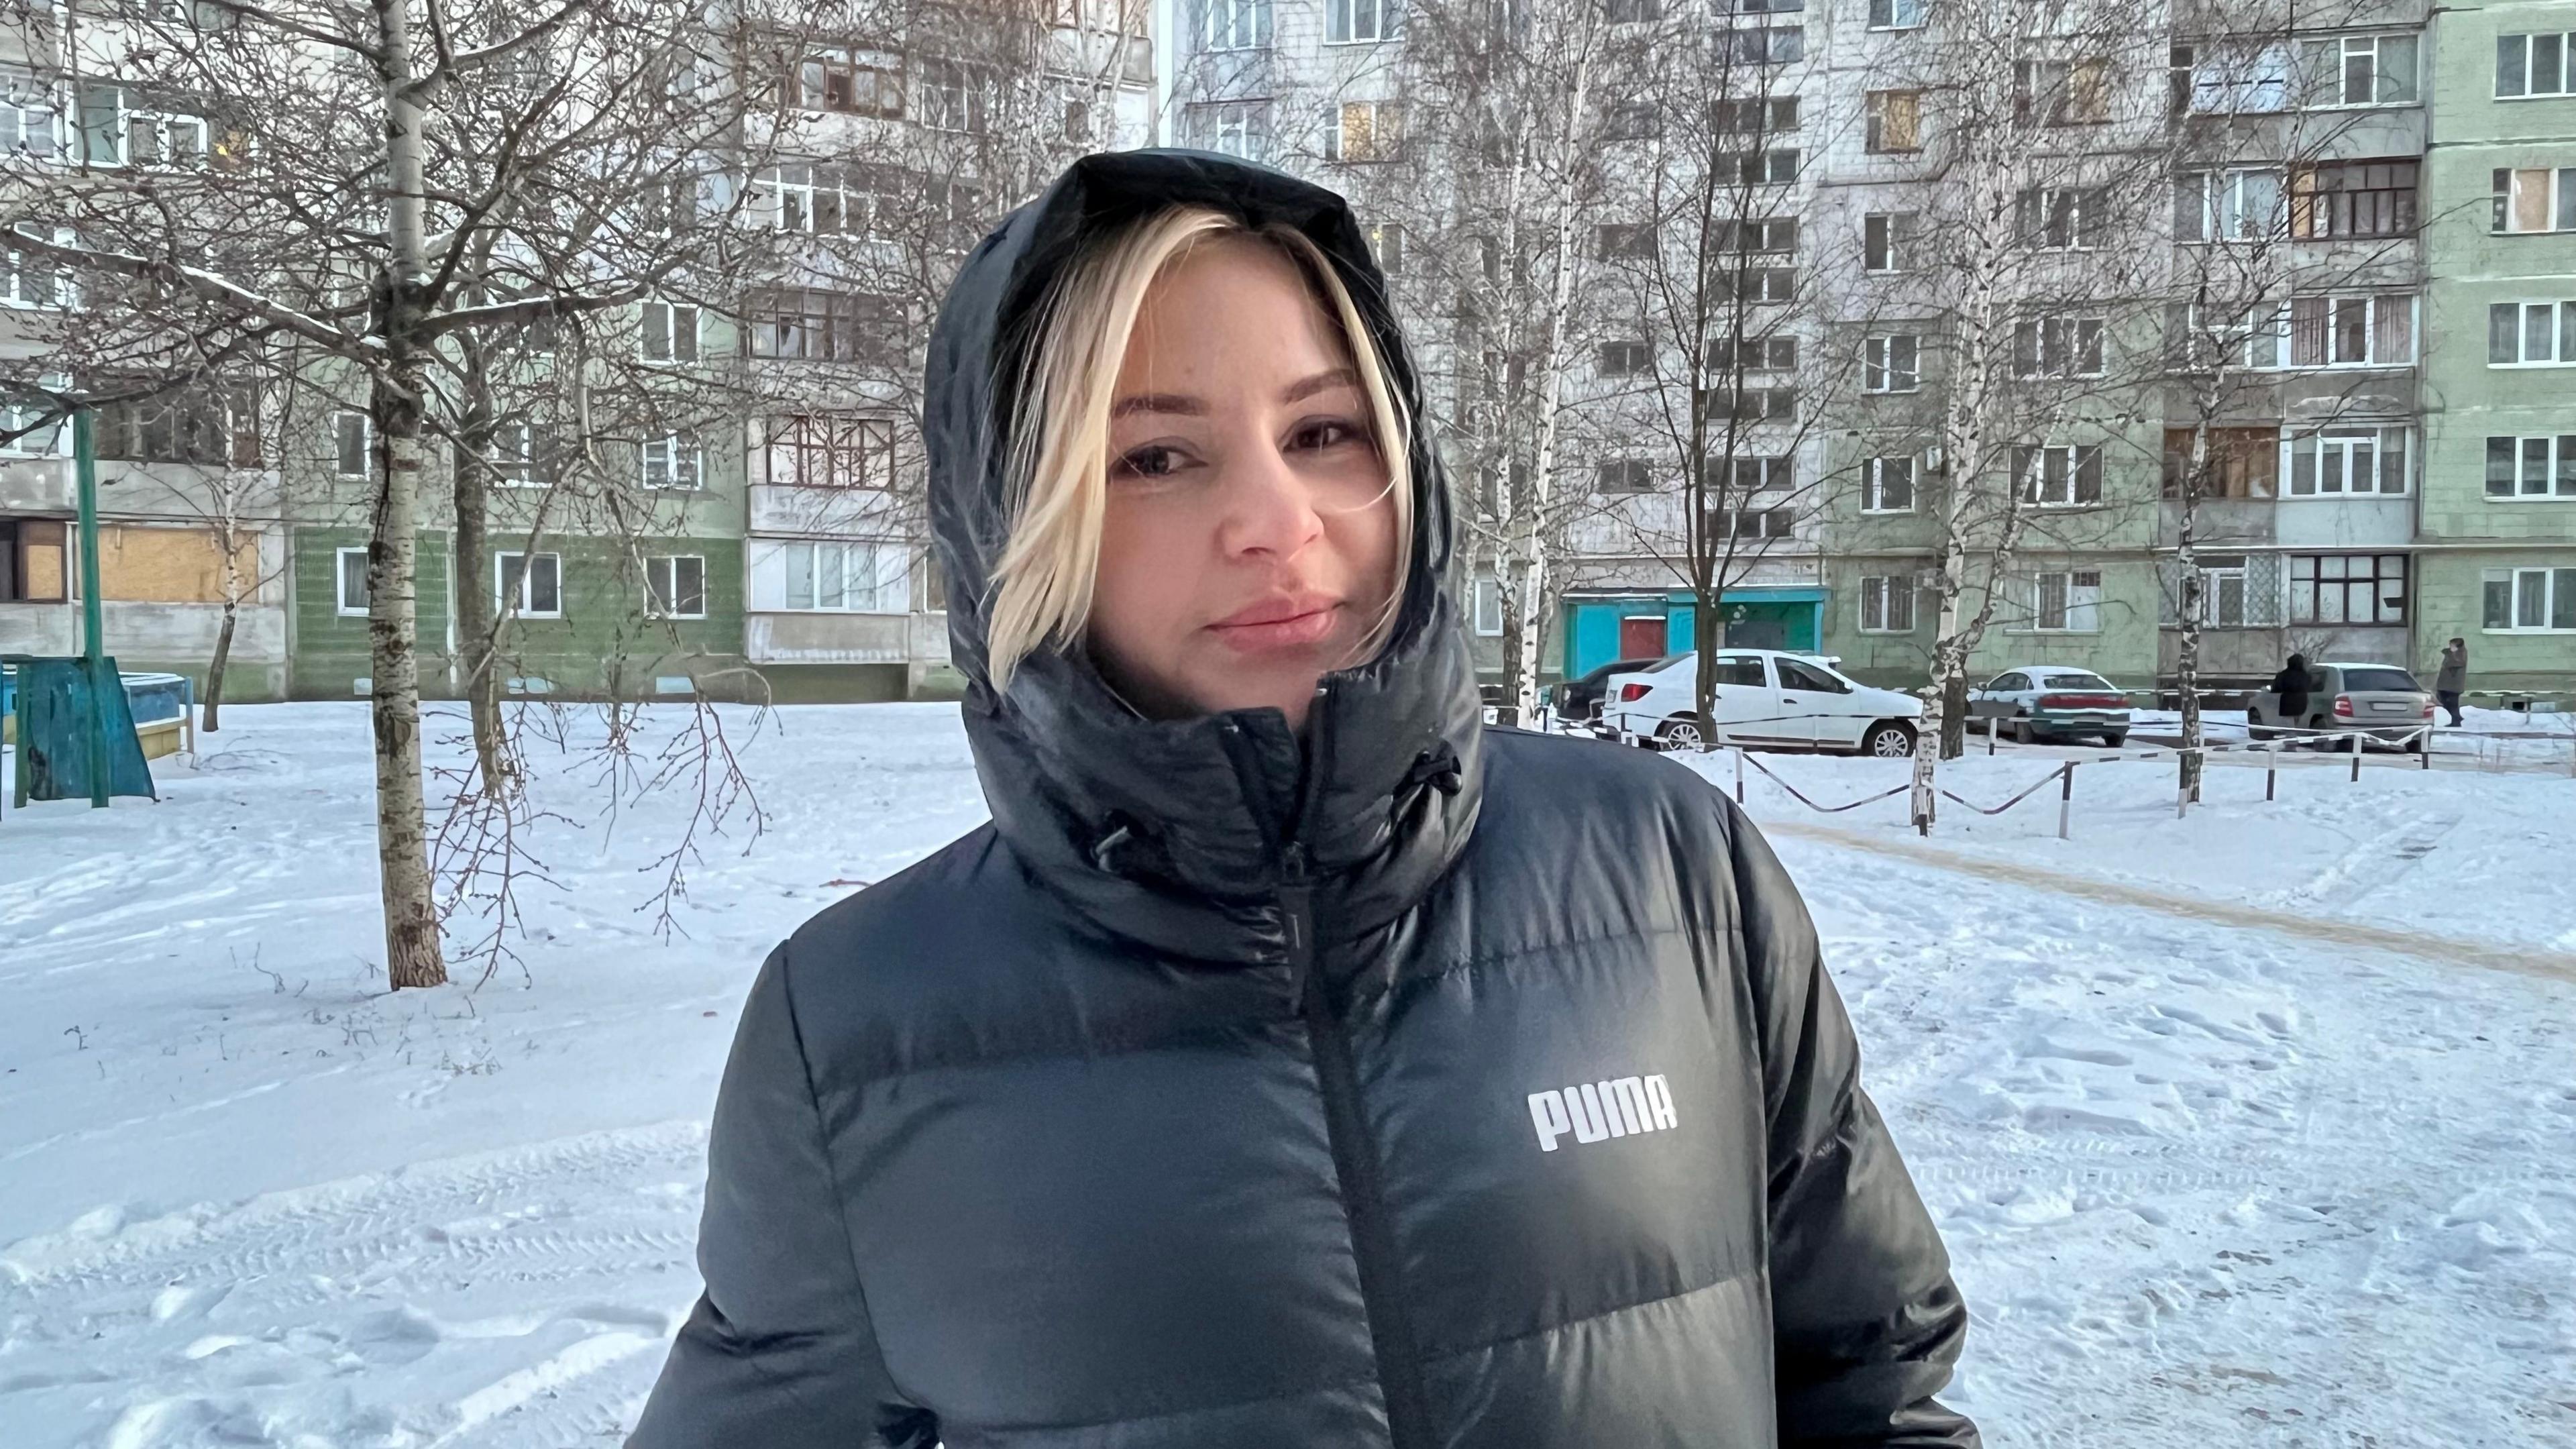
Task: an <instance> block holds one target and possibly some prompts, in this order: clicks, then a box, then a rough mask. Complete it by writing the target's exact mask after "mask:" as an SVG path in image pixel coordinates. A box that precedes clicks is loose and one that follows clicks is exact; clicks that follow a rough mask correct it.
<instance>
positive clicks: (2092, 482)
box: [2012, 443, 2102, 508]
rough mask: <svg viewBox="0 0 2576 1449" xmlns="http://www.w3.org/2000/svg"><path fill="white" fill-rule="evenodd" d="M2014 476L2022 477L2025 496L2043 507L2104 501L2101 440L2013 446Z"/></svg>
mask: <svg viewBox="0 0 2576 1449" xmlns="http://www.w3.org/2000/svg"><path fill="white" fill-rule="evenodd" d="M2012 465H2013V476H2014V477H2016V478H2019V479H2021V480H2022V497H2023V499H2024V500H2025V501H2027V502H2031V503H2036V504H2038V505H2039V506H2040V507H2042V508H2082V507H2086V506H2088V505H2091V504H2095V503H2099V502H2101V501H2102V449H2101V446H2100V445H2099V444H2095V443H2083V444H2077V445H2074V446H2055V445H2051V446H2048V447H2031V446H2029V445H2022V446H2018V447H2015V448H2014V449H2013V450H2012Z"/></svg>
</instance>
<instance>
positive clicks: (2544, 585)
mask: <svg viewBox="0 0 2576 1449" xmlns="http://www.w3.org/2000/svg"><path fill="white" fill-rule="evenodd" d="M2483 582H2484V583H2485V585H2486V623H2485V627H2486V628H2487V629H2488V630H2490V631H2492V632H2496V633H2525V632H2557V631H2565V630H2576V569H2488V570H2486V571H2485V577H2484V580H2483Z"/></svg>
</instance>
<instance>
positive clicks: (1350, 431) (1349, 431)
mask: <svg viewBox="0 0 2576 1449" xmlns="http://www.w3.org/2000/svg"><path fill="white" fill-rule="evenodd" d="M1367 436H1368V435H1367V434H1365V433H1363V432H1361V431H1360V430H1359V428H1358V427H1357V426H1355V425H1353V424H1351V423H1349V422H1345V421H1343V420H1342V419H1340V418H1331V419H1326V420H1325V421H1322V422H1314V423H1308V424H1307V425H1306V426H1304V427H1302V428H1299V429H1298V430H1297V435H1296V439H1295V441H1296V444H1297V446H1298V447H1301V448H1331V447H1337V446H1339V445H1341V444H1343V443H1353V442H1360V441H1364V440H1365V439H1366V438H1367Z"/></svg>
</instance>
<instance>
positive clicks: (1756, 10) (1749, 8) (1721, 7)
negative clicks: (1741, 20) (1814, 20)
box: [1713, 0, 1807, 15]
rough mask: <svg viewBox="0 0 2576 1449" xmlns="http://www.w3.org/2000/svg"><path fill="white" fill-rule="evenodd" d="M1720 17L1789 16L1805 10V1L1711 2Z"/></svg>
mask: <svg viewBox="0 0 2576 1449" xmlns="http://www.w3.org/2000/svg"><path fill="white" fill-rule="evenodd" d="M1713 4H1714V8H1715V9H1716V11H1717V13H1718V14H1720V15H1790V14H1794V13H1796V12H1798V11H1801V10H1804V9H1806V8H1807V0H1713Z"/></svg>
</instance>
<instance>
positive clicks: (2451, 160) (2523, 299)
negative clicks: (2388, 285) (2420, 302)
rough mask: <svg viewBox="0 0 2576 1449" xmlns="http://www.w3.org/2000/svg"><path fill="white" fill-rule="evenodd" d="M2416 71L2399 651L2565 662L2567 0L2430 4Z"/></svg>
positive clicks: (2575, 508) (2574, 171) (2569, 519)
mask: <svg viewBox="0 0 2576 1449" xmlns="http://www.w3.org/2000/svg"><path fill="white" fill-rule="evenodd" d="M2436 31H2437V41H2438V43H2437V45H2436V46H2435V47H2434V53H2433V56H2432V64H2431V67H2430V69H2429V70H2428V72H2427V74H2428V89H2429V91H2430V94H2431V97H2432V107H2433V114H2432V146H2431V150H2430V153H2429V155H2428V156H2427V157H2426V160H2425V202H2426V205H2425V217H2426V225H2425V231H2426V238H2427V248H2428V251H2429V252H2430V253H2431V255H2432V256H2433V257H2434V259H2435V264H2434V266H2433V267H2432V268H2431V281H2430V286H2429V290H2428V302H2429V305H2428V307H2427V312H2428V316H2429V322H2428V325H2427V328H2426V352H2425V368H2424V388H2425V394H2426V413H2425V448H2424V456H2425V469H2424V487H2423V491H2422V511H2421V515H2420V525H2419V526H2420V532H2419V534H2418V536H2417V539H2416V545H2415V559H2416V563H2417V569H2418V577H2419V580H2420V584H2419V590H2418V595H2417V597H2418V599H2419V601H2420V602H2419V607H2418V617H2417V618H2416V620H2415V624H2414V635H2413V639H2412V644H2411V648H2410V651H2409V654H2408V657H2409V658H2410V659H2411V660H2412V661H2413V662H2414V663H2415V664H2416V666H2417V667H2418V668H2430V667H2432V665H2433V663H2434V661H2435V657H2436V655H2437V654H2438V653H2439V651H2440V649H2441V647H2442V645H2443V643H2444V641H2446V640H2448V639H2450V638H2452V637H2453V636H2455V635H2456V636H2459V637H2462V638H2465V639H2466V640H2468V642H2469V661H2470V685H2471V687H2472V688H2473V689H2493V690H2501V691H2530V692H2537V693H2547V692H2551V691H2558V692H2562V693H2563V692H2564V691H2565V690H2566V689H2567V688H2568V686H2569V684H2570V681H2571V677H2576V53H2571V52H2576V5H2568V4H2565V3H2555V4H2539V3H2509V4H2479V3H2474V0H2473V3H2468V4H2462V5H2456V6H2446V7H2444V8H2443V10H2442V11H2441V16H2440V19H2439V21H2438V22H2437V26H2436Z"/></svg>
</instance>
